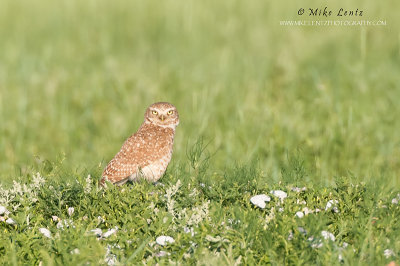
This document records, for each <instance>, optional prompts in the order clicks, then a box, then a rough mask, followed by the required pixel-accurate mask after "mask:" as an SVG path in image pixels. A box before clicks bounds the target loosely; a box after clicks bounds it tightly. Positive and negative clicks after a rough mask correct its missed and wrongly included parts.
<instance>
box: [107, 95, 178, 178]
mask: <svg viewBox="0 0 400 266" xmlns="http://www.w3.org/2000/svg"><path fill="white" fill-rule="evenodd" d="M178 124H179V115H178V112H177V110H176V108H175V106H173V105H172V104H170V103H164V102H161V103H154V104H152V105H150V107H149V108H147V110H146V114H145V120H144V122H143V124H142V125H141V126H140V128H139V130H138V131H137V132H136V133H134V134H133V135H132V136H130V137H129V138H128V139H127V140H126V141H125V142H124V144H123V145H122V148H121V150H120V151H119V152H118V153H117V154H116V155H115V157H114V158H113V159H112V160H111V161H110V162H109V163H108V165H107V167H106V168H105V169H104V172H103V174H102V180H101V184H102V185H104V182H105V181H106V180H108V181H110V182H111V183H113V184H118V185H122V184H124V183H125V182H127V181H128V180H131V181H134V180H137V179H139V178H145V179H147V180H149V181H152V182H155V181H157V180H158V179H160V178H161V176H162V175H163V174H164V172H165V170H166V169H167V166H168V164H169V162H170V160H171V156H172V146H173V143H174V135H175V128H176V126H177V125H178Z"/></svg>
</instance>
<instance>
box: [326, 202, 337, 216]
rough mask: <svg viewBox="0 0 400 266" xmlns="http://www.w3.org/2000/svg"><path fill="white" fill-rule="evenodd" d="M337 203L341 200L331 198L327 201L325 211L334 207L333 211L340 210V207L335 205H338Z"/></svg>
mask: <svg viewBox="0 0 400 266" xmlns="http://www.w3.org/2000/svg"><path fill="white" fill-rule="evenodd" d="M337 204H339V201H337V200H329V201H328V202H327V203H326V206H325V211H327V210H329V209H330V208H332V207H333V211H334V212H336V213H337V212H339V209H338V208H337V207H336V206H335V205H337Z"/></svg>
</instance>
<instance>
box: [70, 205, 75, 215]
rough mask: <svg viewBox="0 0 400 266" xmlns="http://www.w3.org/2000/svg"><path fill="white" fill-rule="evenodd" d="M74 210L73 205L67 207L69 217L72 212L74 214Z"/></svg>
mask: <svg viewBox="0 0 400 266" xmlns="http://www.w3.org/2000/svg"><path fill="white" fill-rule="evenodd" d="M74 211H75V208H74V207H69V208H68V215H69V217H71V216H72V214H74Z"/></svg>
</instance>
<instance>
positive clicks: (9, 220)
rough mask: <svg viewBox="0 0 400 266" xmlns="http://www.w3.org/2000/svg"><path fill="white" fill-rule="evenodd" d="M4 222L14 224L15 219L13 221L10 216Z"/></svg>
mask: <svg viewBox="0 0 400 266" xmlns="http://www.w3.org/2000/svg"><path fill="white" fill-rule="evenodd" d="M6 223H7V224H15V221H14V220H13V219H12V218H8V219H7V220H6Z"/></svg>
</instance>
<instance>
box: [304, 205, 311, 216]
mask: <svg viewBox="0 0 400 266" xmlns="http://www.w3.org/2000/svg"><path fill="white" fill-rule="evenodd" d="M303 212H304V214H305V215H309V214H310V213H313V211H312V210H310V209H309V208H307V207H304V208H303Z"/></svg>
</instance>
